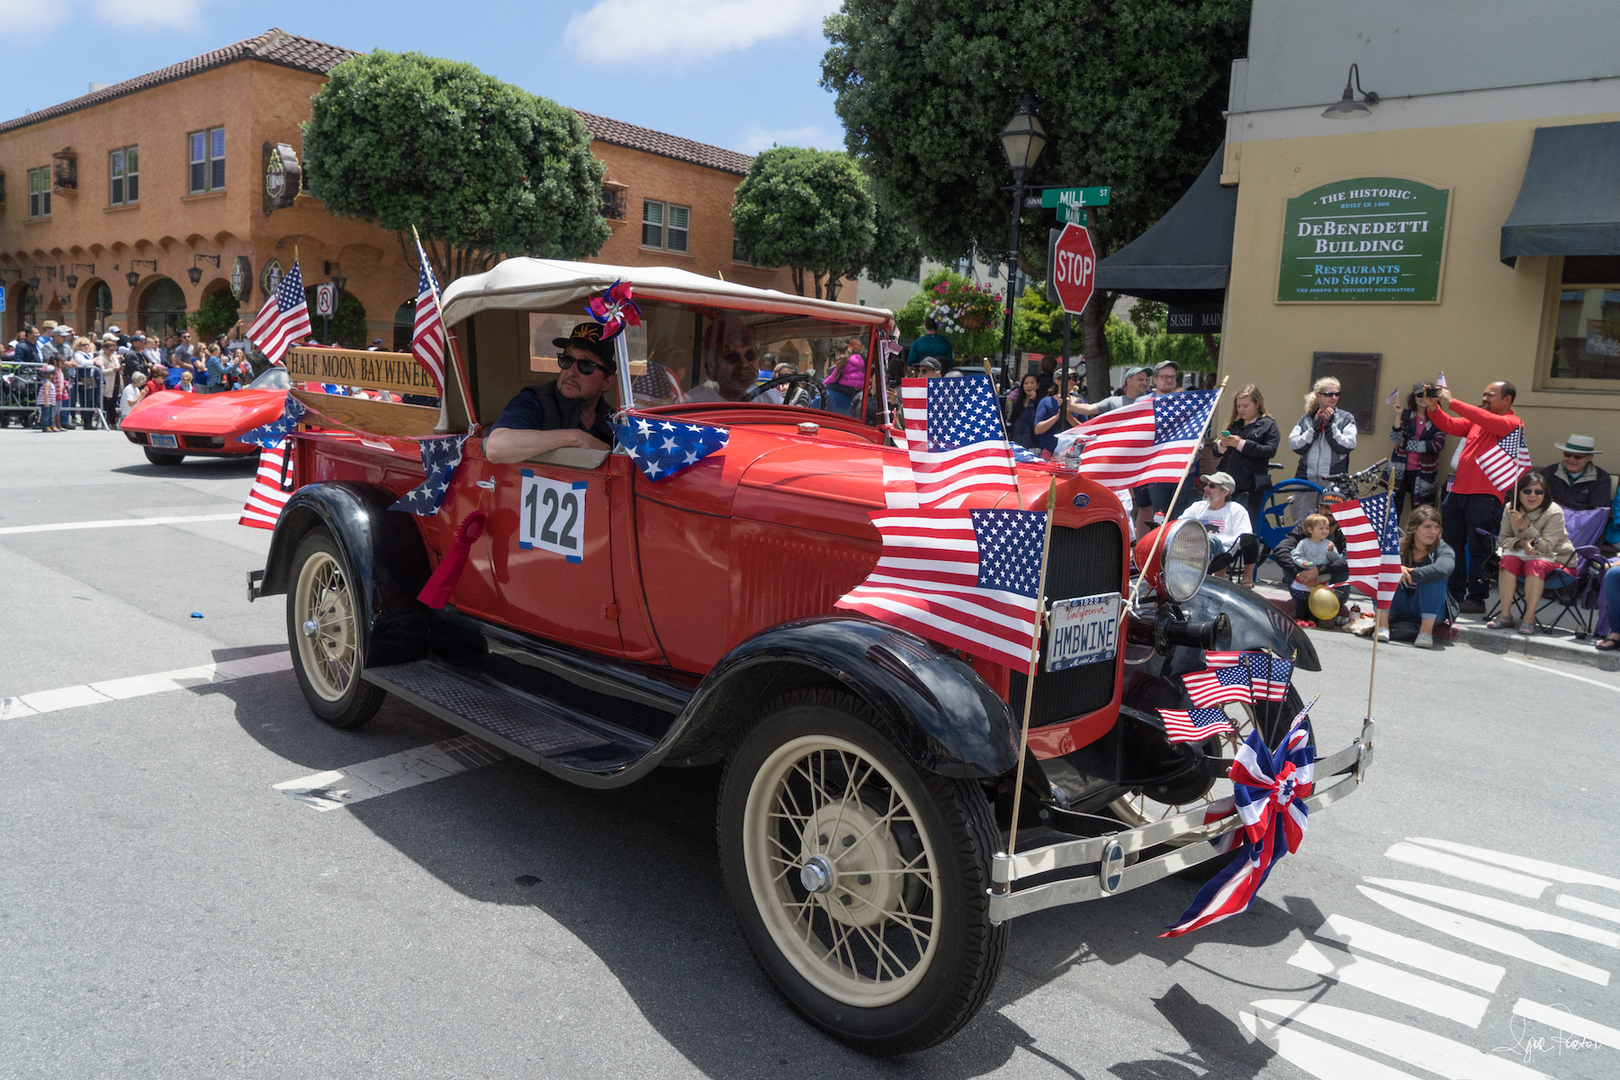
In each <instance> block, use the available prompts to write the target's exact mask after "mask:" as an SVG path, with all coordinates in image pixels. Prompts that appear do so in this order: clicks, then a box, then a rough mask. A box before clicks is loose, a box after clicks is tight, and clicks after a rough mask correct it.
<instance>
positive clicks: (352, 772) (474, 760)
mask: <svg viewBox="0 0 1620 1080" xmlns="http://www.w3.org/2000/svg"><path fill="white" fill-rule="evenodd" d="M505 757H506V755H505V754H503V753H502V752H501V751H499V750H497V749H495V748H494V747H493V746H490V745H489V744H488V743H485V742H481V741H480V740H478V739H475V738H473V737H472V736H471V735H462V736H460V737H459V738H455V739H448V740H446V741H445V742H440V743H433V744H431V745H429V746H418V747H416V748H415V749H414V750H403V751H401V752H400V753H397V754H389V755H388V756H387V757H380V758H373V759H372V760H371V761H362V762H360V763H359V764H357V765H347V766H345V767H343V768H341V769H333V770H331V771H329V772H320V773H315V774H314V775H312V776H303V777H299V778H298V779H297V780H286V781H283V782H282V783H279V784H273V785H271V786H272V787H273V788H274V789H275V790H276V791H279V792H282V793H283V794H286V795H290V796H292V797H293V798H294V799H296V800H298V801H299V802H301V803H303V804H304V805H305V806H312V807H314V808H315V809H316V810H320V811H322V812H325V811H327V810H336V809H337V808H338V807H340V806H352V805H353V804H355V803H357V802H363V801H364V800H366V799H374V798H376V797H377V796H378V795H388V794H390V793H392V792H395V791H404V790H405V789H406V788H412V787H415V786H416V785H418V784H426V783H428V782H430V781H433V780H442V779H444V778H445V777H447V776H454V775H455V774H457V773H462V772H466V771H468V770H469V769H476V768H480V767H481V766H484V765H490V764H493V763H494V762H497V761H500V760H502V759H504V758H505Z"/></svg>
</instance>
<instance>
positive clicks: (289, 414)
mask: <svg viewBox="0 0 1620 1080" xmlns="http://www.w3.org/2000/svg"><path fill="white" fill-rule="evenodd" d="M305 411H306V410H305V409H304V403H303V402H302V401H299V400H298V399H297V398H295V397H293V396H292V394H290V393H289V394H288V395H287V400H286V402H285V403H284V404H283V405H282V406H281V419H280V420H277V421H276V422H275V423H273V424H265V425H264V426H263V427H256V428H254V429H253V430H252V431H248V432H245V433H243V434H241V435H238V436H237V441H238V442H245V443H252V444H253V445H254V446H257V447H261V448H263V449H265V450H269V449H272V448H274V447H277V446H280V445H281V444H282V443H283V442H285V441H286V440H287V436H288V435H289V434H291V432H292V429H293V428H295V427H297V426H298V421H300V420H302V419H303V418H304V412H305Z"/></svg>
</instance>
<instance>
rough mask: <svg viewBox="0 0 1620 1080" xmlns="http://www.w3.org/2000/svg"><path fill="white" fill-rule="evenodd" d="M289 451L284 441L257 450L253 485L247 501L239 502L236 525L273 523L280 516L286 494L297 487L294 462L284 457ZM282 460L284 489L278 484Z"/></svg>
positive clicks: (264, 526) (265, 526) (268, 525)
mask: <svg viewBox="0 0 1620 1080" xmlns="http://www.w3.org/2000/svg"><path fill="white" fill-rule="evenodd" d="M259 430H261V431H262V430H263V429H262V428H261V429H259ZM291 453H292V447H290V446H288V445H287V444H286V443H285V442H280V443H276V444H275V445H274V446H265V447H264V448H263V449H262V450H260V451H259V471H258V473H257V474H256V475H255V476H254V477H253V487H252V488H251V489H250V490H249V491H248V497H247V502H246V503H244V504H243V506H242V516H241V517H239V518H237V519H236V523H237V524H238V525H247V526H250V527H252V528H255V529H273V528H275V527H276V519H277V518H279V517H281V508H282V507H283V506H286V505H287V498H288V496H290V495H291V494H292V493H293V490H294V489H295V488H297V487H298V484H297V482H296V481H295V480H294V479H293V462H291V461H288V460H287V458H288V455H289V454H291ZM283 464H285V467H286V470H287V486H286V488H285V489H284V488H283V487H282V486H281V470H282V467H283Z"/></svg>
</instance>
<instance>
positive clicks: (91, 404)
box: [61, 365, 118, 430]
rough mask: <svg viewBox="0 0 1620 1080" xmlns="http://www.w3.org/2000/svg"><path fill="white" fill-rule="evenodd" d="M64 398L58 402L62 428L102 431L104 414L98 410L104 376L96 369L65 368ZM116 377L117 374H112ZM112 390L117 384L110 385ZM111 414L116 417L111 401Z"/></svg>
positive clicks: (104, 421)
mask: <svg viewBox="0 0 1620 1080" xmlns="http://www.w3.org/2000/svg"><path fill="white" fill-rule="evenodd" d="M63 374H65V375H66V376H67V398H66V399H65V400H64V401H63V402H62V420H61V423H62V426H63V427H85V428H90V429H92V430H94V429H97V428H99V429H101V430H106V429H107V428H108V426H109V425H108V423H107V415H106V413H105V412H104V411H103V410H102V405H103V401H102V395H103V394H105V393H106V380H107V376H108V373H107V372H105V371H103V370H102V369H101V368H99V367H79V366H78V365H74V366H72V367H69V368H67V369H66V370H65V371H64V372H63ZM112 374H113V376H114V377H115V378H116V376H117V375H118V373H117V372H114V373H112ZM113 385H114V387H115V388H116V387H117V385H118V383H117V382H116V381H115V382H114V384H113ZM113 408H114V412H113V415H114V416H117V415H118V413H117V411H116V410H117V401H116V399H115V400H114V402H113Z"/></svg>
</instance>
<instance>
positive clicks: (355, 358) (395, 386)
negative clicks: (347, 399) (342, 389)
mask: <svg viewBox="0 0 1620 1080" xmlns="http://www.w3.org/2000/svg"><path fill="white" fill-rule="evenodd" d="M286 364H287V374H289V375H291V376H292V378H293V381H294V382H319V383H337V384H338V385H340V386H363V387H365V388H366V389H367V390H390V391H392V392H394V393H396V394H425V395H427V396H428V397H438V396H439V388H438V387H436V386H434V385H433V377H432V376H430V375H429V374H428V373H427V370H426V369H425V368H423V367H422V365H421V364H418V363H417V362H416V358H415V357H413V356H412V355H411V354H410V353H397V352H367V351H365V350H364V349H319V348H310V347H309V346H306V345H295V346H293V347H292V348H291V349H288V350H287V358H286Z"/></svg>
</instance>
